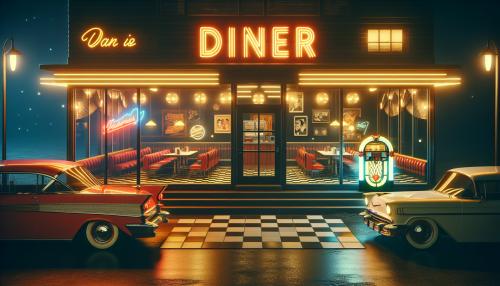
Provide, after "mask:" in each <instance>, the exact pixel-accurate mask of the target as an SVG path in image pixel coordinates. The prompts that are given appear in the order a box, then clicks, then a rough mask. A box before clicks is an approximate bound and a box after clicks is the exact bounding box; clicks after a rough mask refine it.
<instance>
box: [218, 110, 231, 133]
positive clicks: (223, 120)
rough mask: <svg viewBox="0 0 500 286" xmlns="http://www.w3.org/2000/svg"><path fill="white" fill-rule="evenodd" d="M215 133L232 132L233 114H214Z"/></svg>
mask: <svg viewBox="0 0 500 286" xmlns="http://www.w3.org/2000/svg"><path fill="white" fill-rule="evenodd" d="M214 133H231V114H216V115H214Z"/></svg>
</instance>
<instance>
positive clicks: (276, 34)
mask: <svg viewBox="0 0 500 286" xmlns="http://www.w3.org/2000/svg"><path fill="white" fill-rule="evenodd" d="M287 34H288V27H274V28H273V58H288V54H289V52H288V51H283V50H280V48H281V47H286V46H287V43H286V42H287V39H286V38H280V36H281V35H287Z"/></svg>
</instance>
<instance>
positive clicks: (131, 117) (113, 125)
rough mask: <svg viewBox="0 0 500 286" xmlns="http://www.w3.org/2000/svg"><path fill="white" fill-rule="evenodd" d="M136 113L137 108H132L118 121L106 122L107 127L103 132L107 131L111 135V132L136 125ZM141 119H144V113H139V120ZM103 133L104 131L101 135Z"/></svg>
mask: <svg viewBox="0 0 500 286" xmlns="http://www.w3.org/2000/svg"><path fill="white" fill-rule="evenodd" d="M138 112H139V111H138V110H137V108H134V109H133V110H132V111H131V112H130V113H128V114H125V115H123V116H122V117H121V118H120V119H118V120H116V121H115V120H114V119H111V120H110V121H108V126H107V128H106V129H105V130H108V133H111V132H113V131H116V130H119V129H122V128H124V127H127V126H130V125H132V124H136V123H137V121H138V120H137V113H138ZM143 117H144V111H142V112H141V119H142V118H143ZM105 133H106V131H104V132H103V134H105Z"/></svg>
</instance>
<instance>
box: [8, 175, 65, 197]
mask: <svg viewBox="0 0 500 286" xmlns="http://www.w3.org/2000/svg"><path fill="white" fill-rule="evenodd" d="M8 174H19V175H21V174H27V175H37V176H45V177H47V178H51V179H52V181H51V182H50V183H48V184H47V185H45V187H44V188H42V189H41V190H39V189H38V181H37V188H36V194H45V190H47V188H49V187H50V186H52V184H54V182H55V181H58V182H60V181H59V180H57V179H56V178H55V177H53V176H50V175H47V174H43V173H38V172H19V171H17V172H15V171H14V172H0V175H8ZM60 183H61V184H63V185H65V184H64V183H63V182H60ZM69 189H70V190H72V189H71V188H69ZM56 190H57V189H56ZM72 191H73V190H72ZM73 192H74V191H73ZM0 194H17V193H16V192H0Z"/></svg>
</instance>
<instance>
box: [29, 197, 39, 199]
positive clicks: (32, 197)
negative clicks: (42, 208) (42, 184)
mask: <svg viewBox="0 0 500 286" xmlns="http://www.w3.org/2000/svg"><path fill="white" fill-rule="evenodd" d="M30 199H38V197H31V198H30Z"/></svg>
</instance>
